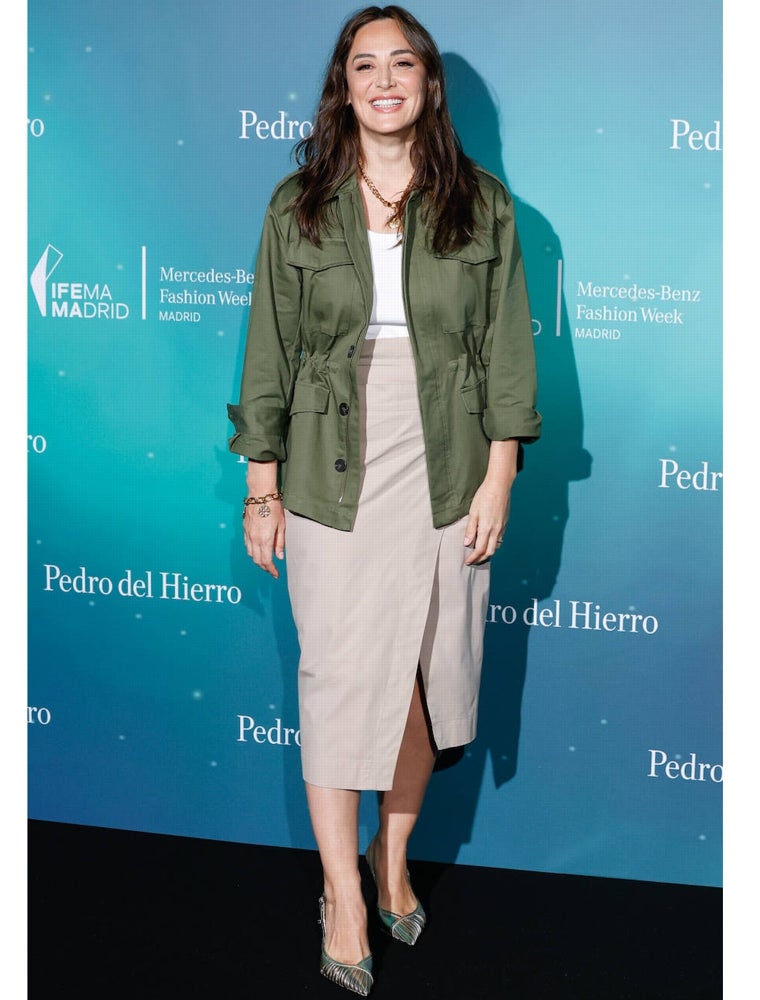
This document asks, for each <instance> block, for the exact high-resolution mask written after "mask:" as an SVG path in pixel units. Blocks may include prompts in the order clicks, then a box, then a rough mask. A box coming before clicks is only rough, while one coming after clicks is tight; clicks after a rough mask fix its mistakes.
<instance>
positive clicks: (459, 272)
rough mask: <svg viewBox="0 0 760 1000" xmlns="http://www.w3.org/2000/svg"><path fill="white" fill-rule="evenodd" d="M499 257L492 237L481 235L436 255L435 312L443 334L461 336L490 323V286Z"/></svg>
mask: <svg viewBox="0 0 760 1000" xmlns="http://www.w3.org/2000/svg"><path fill="white" fill-rule="evenodd" d="M498 256H499V251H498V248H497V246H496V244H495V242H494V239H493V237H492V236H491V234H490V233H489V234H481V235H480V236H479V238H478V240H477V241H476V240H473V241H472V242H470V243H468V244H467V246H465V247H460V248H459V249H457V250H451V251H449V252H447V253H440V254H435V257H434V260H435V269H436V282H435V284H436V287H437V289H438V294H437V295H436V302H435V305H434V309H435V311H436V313H437V317H436V318H437V320H438V323H437V326H438V329H439V330H441V331H442V332H443V333H463V332H464V331H466V330H467V329H468V328H472V327H486V326H487V325H488V322H489V300H490V287H491V281H492V277H493V270H494V264H495V263H496V262H497V260H498Z"/></svg>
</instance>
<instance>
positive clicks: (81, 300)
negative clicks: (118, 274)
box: [29, 243, 129, 319]
mask: <svg viewBox="0 0 760 1000" xmlns="http://www.w3.org/2000/svg"><path fill="white" fill-rule="evenodd" d="M62 260H63V254H62V253H61V251H60V250H58V249H57V247H54V246H53V244H52V243H48V245H47V246H46V247H45V249H44V250H43V251H42V255H41V256H40V259H39V260H38V261H37V263H36V264H35V265H34V268H33V269H32V273H31V275H30V277H29V283H30V285H31V286H32V292H33V293H34V298H35V301H36V302H37V308H38V309H39V311H40V315H41V316H44V317H46V318H47V317H50V318H54V319H126V318H127V317H128V316H129V306H128V305H127V303H126V302H118V301H115V300H114V296H113V293H112V292H111V288H110V285H108V284H107V283H105V282H87V281H61V280H58V281H52V280H51V279H52V277H53V274H54V272H55V271H56V270H57V268H58V265H59V264H60V263H61V261H62Z"/></svg>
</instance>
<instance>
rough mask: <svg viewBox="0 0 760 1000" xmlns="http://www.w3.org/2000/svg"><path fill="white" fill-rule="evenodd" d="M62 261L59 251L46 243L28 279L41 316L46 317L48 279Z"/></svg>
mask: <svg viewBox="0 0 760 1000" xmlns="http://www.w3.org/2000/svg"><path fill="white" fill-rule="evenodd" d="M62 260H63V254H62V253H61V251H60V250H56V248H55V247H54V246H53V245H52V244H51V243H48V245H47V246H46V247H45V249H44V251H43V253H42V256H41V257H40V259H39V260H38V261H37V264H36V265H35V268H34V270H33V271H32V275H31V277H30V279H29V283H30V284H31V286H32V291H33V292H34V297H35V299H36V300H37V305H38V307H39V310H40V314H41V315H42V316H47V283H48V279H49V278H50V275H51V274H52V273H53V271H55V269H56V268H57V267H58V265H59V264H60V263H61V261H62Z"/></svg>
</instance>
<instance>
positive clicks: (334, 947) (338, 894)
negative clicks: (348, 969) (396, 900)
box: [306, 782, 370, 965]
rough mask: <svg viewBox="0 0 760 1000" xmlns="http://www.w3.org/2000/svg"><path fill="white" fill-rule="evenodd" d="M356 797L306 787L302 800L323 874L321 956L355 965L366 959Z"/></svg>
mask: <svg viewBox="0 0 760 1000" xmlns="http://www.w3.org/2000/svg"><path fill="white" fill-rule="evenodd" d="M359 797H360V793H359V792H357V791H352V790H350V789H343V788H321V787H319V786H317V785H310V784H309V783H308V782H307V783H306V799H307V802H308V804H309V814H310V816H311V825H312V829H313V830H314V836H315V837H316V840H317V847H318V848H319V856H320V859H321V861H322V870H323V873H324V896H325V924H326V925H327V926H326V930H325V951H326V952H327V954H328V955H329V956H330V958H332V959H334V960H335V961H336V962H344V963H346V964H350V965H354V964H356V963H357V962H360V961H361V960H362V959H363V958H366V957H367V955H368V954H369V950H370V949H369V941H368V938H367V909H366V906H365V904H364V897H363V896H362V888H361V877H360V875H359Z"/></svg>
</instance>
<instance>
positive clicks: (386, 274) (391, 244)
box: [367, 229, 409, 340]
mask: <svg viewBox="0 0 760 1000" xmlns="http://www.w3.org/2000/svg"><path fill="white" fill-rule="evenodd" d="M367 235H368V236H369V249H370V253H371V255H372V274H373V294H372V316H371V318H370V325H369V328H368V329H367V339H368V340H377V339H379V338H380V337H408V336H409V331H408V330H407V328H406V315H405V313H404V297H403V294H402V291H401V252H402V250H403V247H402V243H401V239H400V237H399V235H398V233H376V232H373V231H372V230H371V229H368V230H367Z"/></svg>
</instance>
